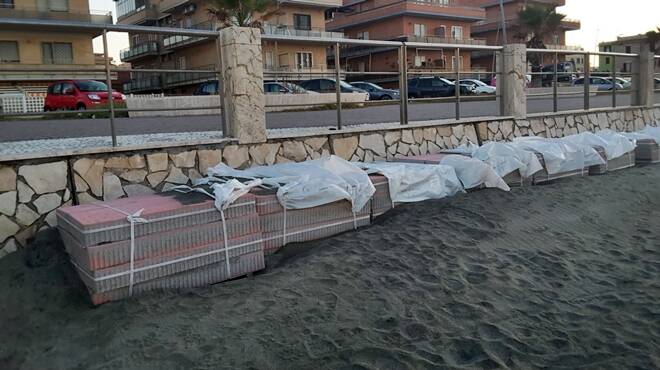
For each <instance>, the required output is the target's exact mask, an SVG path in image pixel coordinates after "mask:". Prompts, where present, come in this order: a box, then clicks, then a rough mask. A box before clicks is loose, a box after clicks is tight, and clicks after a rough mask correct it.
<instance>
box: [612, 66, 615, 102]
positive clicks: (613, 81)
mask: <svg viewBox="0 0 660 370" xmlns="http://www.w3.org/2000/svg"><path fill="white" fill-rule="evenodd" d="M612 108H616V56H614V55H613V56H612Z"/></svg>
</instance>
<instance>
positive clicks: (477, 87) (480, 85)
mask: <svg viewBox="0 0 660 370" xmlns="http://www.w3.org/2000/svg"><path fill="white" fill-rule="evenodd" d="M461 85H468V86H473V87H474V91H475V93H476V94H477V95H482V94H495V92H496V91H497V88H496V87H495V86H490V85H487V84H485V83H484V82H482V81H479V80H474V79H465V80H461Z"/></svg>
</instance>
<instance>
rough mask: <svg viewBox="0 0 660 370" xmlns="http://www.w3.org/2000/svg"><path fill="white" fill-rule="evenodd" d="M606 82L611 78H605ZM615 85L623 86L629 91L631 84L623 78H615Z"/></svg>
mask: <svg viewBox="0 0 660 370" xmlns="http://www.w3.org/2000/svg"><path fill="white" fill-rule="evenodd" d="M607 80H608V81H612V78H611V77H607ZM616 83H617V84H619V85H621V86H623V88H624V89H630V88H631V87H632V82H631V81H629V80H626V79H625V78H621V77H616Z"/></svg>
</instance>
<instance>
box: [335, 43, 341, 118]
mask: <svg viewBox="0 0 660 370" xmlns="http://www.w3.org/2000/svg"><path fill="white" fill-rule="evenodd" d="M339 46H340V45H339V43H336V44H335V92H336V94H337V130H341V85H340V81H341V61H340V60H341V59H339V58H340V57H341V56H340V55H339Z"/></svg>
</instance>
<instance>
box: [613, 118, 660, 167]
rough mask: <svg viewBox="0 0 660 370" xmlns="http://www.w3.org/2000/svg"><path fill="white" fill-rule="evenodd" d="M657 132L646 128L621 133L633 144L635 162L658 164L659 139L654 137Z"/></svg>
mask: <svg viewBox="0 0 660 370" xmlns="http://www.w3.org/2000/svg"><path fill="white" fill-rule="evenodd" d="M657 130H658V129H657V128H655V127H648V126H647V127H645V128H644V129H643V130H641V131H637V132H622V133H621V135H623V136H625V137H626V138H628V139H629V140H630V141H632V142H633V143H634V144H635V162H637V163H658V162H660V138H659V137H656V136H654V135H655V134H657Z"/></svg>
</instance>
